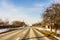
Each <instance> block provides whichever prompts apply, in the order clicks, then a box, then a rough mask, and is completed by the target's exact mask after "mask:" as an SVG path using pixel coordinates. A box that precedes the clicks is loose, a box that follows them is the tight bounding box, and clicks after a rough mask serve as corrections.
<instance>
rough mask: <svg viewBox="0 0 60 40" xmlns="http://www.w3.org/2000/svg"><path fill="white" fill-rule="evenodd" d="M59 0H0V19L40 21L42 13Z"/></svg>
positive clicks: (27, 21) (28, 21)
mask: <svg viewBox="0 0 60 40" xmlns="http://www.w3.org/2000/svg"><path fill="white" fill-rule="evenodd" d="M53 2H55V3H58V2H60V0H53V1H52V0H0V19H3V20H5V19H6V20H9V21H10V22H12V21H14V20H18V21H24V22H25V23H26V24H29V25H31V24H33V23H37V22H41V21H42V19H43V18H42V13H43V12H44V10H45V9H46V8H47V7H49V6H50V5H51V4H52V3H53Z"/></svg>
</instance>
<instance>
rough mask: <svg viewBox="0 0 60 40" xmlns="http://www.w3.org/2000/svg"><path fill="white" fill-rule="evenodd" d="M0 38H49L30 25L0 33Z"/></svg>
mask: <svg viewBox="0 0 60 40" xmlns="http://www.w3.org/2000/svg"><path fill="white" fill-rule="evenodd" d="M0 40H51V39H49V38H47V37H46V36H45V35H44V34H42V33H40V32H39V31H38V30H36V29H35V28H32V27H27V28H23V29H18V30H14V31H11V32H7V33H3V34H0Z"/></svg>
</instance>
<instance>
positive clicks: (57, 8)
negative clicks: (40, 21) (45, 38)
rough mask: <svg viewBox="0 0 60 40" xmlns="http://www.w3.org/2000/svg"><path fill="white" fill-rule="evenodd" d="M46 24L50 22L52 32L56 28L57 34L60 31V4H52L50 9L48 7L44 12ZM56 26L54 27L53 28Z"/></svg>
mask: <svg viewBox="0 0 60 40" xmlns="http://www.w3.org/2000/svg"><path fill="white" fill-rule="evenodd" d="M43 18H44V21H45V22H50V23H51V24H50V26H51V31H52V28H53V27H54V28H55V33H56V32H57V29H60V4H58V3H57V4H52V5H51V6H50V7H48V8H47V9H46V10H45V11H44V15H43ZM52 25H54V26H52Z"/></svg>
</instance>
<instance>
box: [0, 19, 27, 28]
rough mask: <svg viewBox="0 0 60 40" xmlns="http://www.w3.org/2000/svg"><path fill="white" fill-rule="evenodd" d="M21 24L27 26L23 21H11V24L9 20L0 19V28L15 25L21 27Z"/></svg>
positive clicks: (14, 26) (13, 26)
mask: <svg viewBox="0 0 60 40" xmlns="http://www.w3.org/2000/svg"><path fill="white" fill-rule="evenodd" d="M23 26H27V25H26V24H25V22H21V21H13V22H12V24H10V23H9V21H2V20H1V19H0V28H16V27H23Z"/></svg>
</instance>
